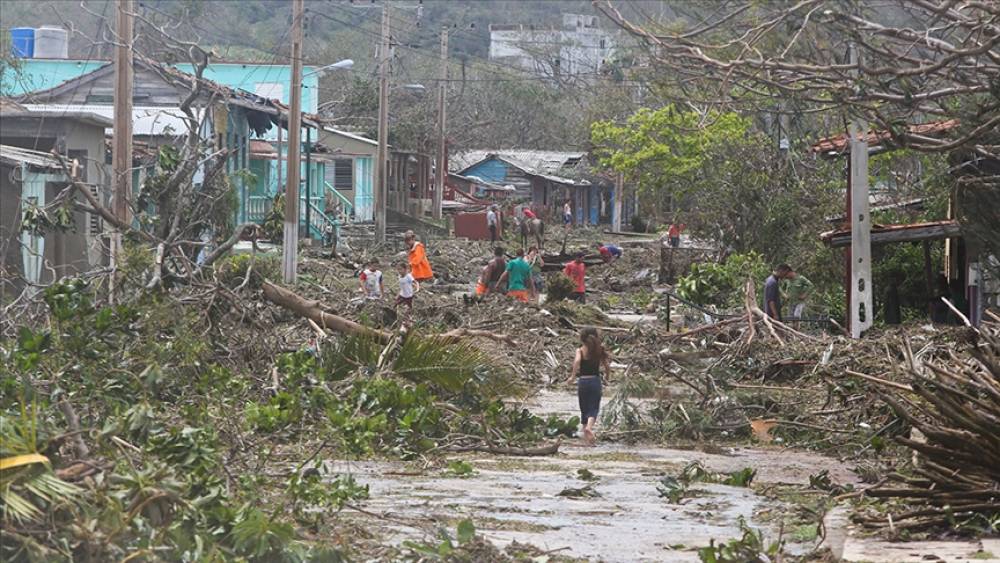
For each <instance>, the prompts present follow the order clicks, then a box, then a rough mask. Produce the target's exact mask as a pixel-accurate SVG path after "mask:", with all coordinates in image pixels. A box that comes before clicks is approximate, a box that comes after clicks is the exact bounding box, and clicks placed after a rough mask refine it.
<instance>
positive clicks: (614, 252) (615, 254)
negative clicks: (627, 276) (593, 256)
mask: <svg viewBox="0 0 1000 563" xmlns="http://www.w3.org/2000/svg"><path fill="white" fill-rule="evenodd" d="M597 251H598V252H600V253H601V258H602V259H603V260H604V263H605V264H607V263H609V262H613V261H614V260H617V259H619V258H621V257H622V249H621V247H618V246H615V245H613V244H601V243H597Z"/></svg>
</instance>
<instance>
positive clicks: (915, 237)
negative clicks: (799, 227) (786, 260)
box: [819, 219, 962, 247]
mask: <svg viewBox="0 0 1000 563" xmlns="http://www.w3.org/2000/svg"><path fill="white" fill-rule="evenodd" d="M961 235H962V226H961V225H959V223H958V221H955V220H953V219H946V220H944V221H928V222H926V223H911V224H909V225H873V226H872V229H871V241H872V244H884V243H887V242H916V241H921V240H939V239H945V238H952V237H958V236H961ZM819 238H820V240H822V241H823V242H825V243H826V244H828V245H830V246H833V247H839V246H848V245H850V244H851V230H850V229H839V230H835V231H827V232H825V233H823V234H821V235H819Z"/></svg>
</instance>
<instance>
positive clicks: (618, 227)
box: [611, 172, 625, 233]
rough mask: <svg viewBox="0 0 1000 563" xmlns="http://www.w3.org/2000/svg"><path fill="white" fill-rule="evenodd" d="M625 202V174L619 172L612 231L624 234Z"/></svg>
mask: <svg viewBox="0 0 1000 563" xmlns="http://www.w3.org/2000/svg"><path fill="white" fill-rule="evenodd" d="M624 200H625V174H623V173H621V172H619V173H618V176H617V177H615V206H614V211H612V212H611V213H612V216H611V230H612V231H615V232H617V233H620V232H622V201H624Z"/></svg>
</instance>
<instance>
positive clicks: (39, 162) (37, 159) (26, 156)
mask: <svg viewBox="0 0 1000 563" xmlns="http://www.w3.org/2000/svg"><path fill="white" fill-rule="evenodd" d="M0 162H2V163H4V164H8V165H11V166H20V165H21V164H27V165H28V166H33V167H35V168H44V169H46V170H62V166H61V165H60V164H59V160H57V159H56V157H54V156H52V155H51V154H49V153H47V152H42V151H35V150H31V149H24V148H21V147H15V146H12V145H0Z"/></svg>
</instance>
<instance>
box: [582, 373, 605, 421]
mask: <svg viewBox="0 0 1000 563" xmlns="http://www.w3.org/2000/svg"><path fill="white" fill-rule="evenodd" d="M576 394H577V397H578V398H579V399H580V424H583V425H584V426H586V425H587V419H589V418H593V419H595V420H596V419H597V415H598V413H600V412H601V378H600V377H598V376H591V377H578V378H577V380H576Z"/></svg>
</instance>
